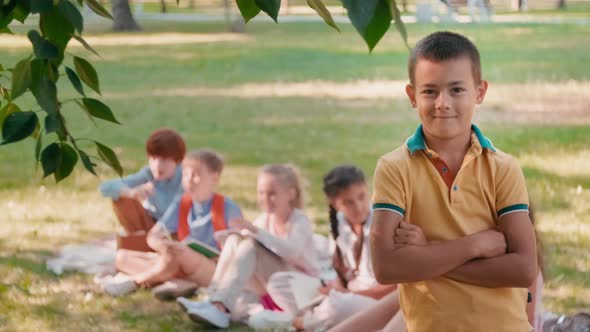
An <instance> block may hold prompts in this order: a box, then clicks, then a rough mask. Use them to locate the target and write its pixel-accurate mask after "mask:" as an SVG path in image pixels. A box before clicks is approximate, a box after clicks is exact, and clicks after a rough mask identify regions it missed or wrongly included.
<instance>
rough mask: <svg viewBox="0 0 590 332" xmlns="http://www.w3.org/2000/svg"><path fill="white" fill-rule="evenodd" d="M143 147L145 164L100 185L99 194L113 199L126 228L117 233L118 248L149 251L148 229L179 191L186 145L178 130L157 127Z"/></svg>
mask: <svg viewBox="0 0 590 332" xmlns="http://www.w3.org/2000/svg"><path fill="white" fill-rule="evenodd" d="M145 148H146V152H147V156H148V164H147V166H145V167H143V168H142V169H141V170H139V172H137V173H134V174H130V175H127V176H125V177H123V178H121V179H113V180H108V181H105V182H103V183H102V184H101V185H100V192H101V193H102V195H103V196H105V197H108V198H111V199H112V200H113V210H114V211H115V215H116V216H117V218H118V219H119V222H120V224H121V226H122V227H123V229H124V231H125V233H124V234H118V238H117V240H118V247H119V248H124V249H133V250H142V251H149V247H148V245H147V242H146V235H147V232H148V231H149V230H150V229H151V228H152V227H153V226H154V224H155V222H156V220H158V219H160V218H161V217H162V215H163V214H164V212H165V211H166V209H167V208H168V206H169V205H170V203H172V201H173V200H174V198H175V197H176V196H177V195H178V194H180V193H182V186H181V184H180V182H181V178H182V171H181V167H180V162H181V161H182V159H183V158H184V154H185V151H186V147H185V143H184V140H183V139H182V137H181V136H180V134H178V132H176V131H175V130H173V129H167V128H161V129H158V130H156V131H154V132H153V133H152V134H151V135H150V136H149V137H148V139H147V142H146V146H145Z"/></svg>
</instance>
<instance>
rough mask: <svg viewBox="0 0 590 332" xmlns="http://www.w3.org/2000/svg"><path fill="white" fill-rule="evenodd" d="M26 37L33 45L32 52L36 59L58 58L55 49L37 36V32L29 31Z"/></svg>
mask: <svg viewBox="0 0 590 332" xmlns="http://www.w3.org/2000/svg"><path fill="white" fill-rule="evenodd" d="M27 37H29V40H30V41H31V43H32V44H33V51H34V52H35V57H36V58H37V59H57V57H58V56H59V50H58V49H57V47H55V45H53V44H52V43H50V42H49V41H48V40H47V39H45V38H43V37H42V36H41V35H40V34H39V31H37V30H31V31H29V33H28V34H27Z"/></svg>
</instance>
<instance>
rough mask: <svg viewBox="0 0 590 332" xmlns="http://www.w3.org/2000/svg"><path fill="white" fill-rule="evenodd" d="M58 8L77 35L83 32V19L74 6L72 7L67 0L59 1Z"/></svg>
mask: <svg viewBox="0 0 590 332" xmlns="http://www.w3.org/2000/svg"><path fill="white" fill-rule="evenodd" d="M58 8H59V11H60V12H61V14H62V15H63V17H65V18H66V19H67V20H68V22H70V23H71V24H72V26H73V27H74V28H75V29H76V30H77V31H78V33H80V34H81V33H82V30H84V19H83V18H82V14H80V11H79V10H78V8H76V6H74V5H73V4H72V3H71V2H70V1H69V0H61V1H60V2H59V5H58Z"/></svg>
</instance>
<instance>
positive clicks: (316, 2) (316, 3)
mask: <svg viewBox="0 0 590 332" xmlns="http://www.w3.org/2000/svg"><path fill="white" fill-rule="evenodd" d="M307 5H308V6H309V7H310V8H311V9H313V10H315V11H316V13H318V15H320V17H321V18H323V19H324V22H326V24H328V25H329V26H331V27H332V28H334V29H336V30H337V31H338V32H340V29H339V28H338V26H337V25H336V22H334V18H332V14H330V11H329V10H328V8H326V5H324V3H323V2H322V0H307Z"/></svg>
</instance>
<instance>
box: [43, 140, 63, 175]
mask: <svg viewBox="0 0 590 332" xmlns="http://www.w3.org/2000/svg"><path fill="white" fill-rule="evenodd" d="M60 159H61V149H60V148H59V144H57V143H51V144H49V145H48V146H46V147H45V149H43V152H41V165H42V166H43V178H46V177H47V176H48V175H50V174H53V173H55V171H56V170H57V168H58V167H59V161H60Z"/></svg>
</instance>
